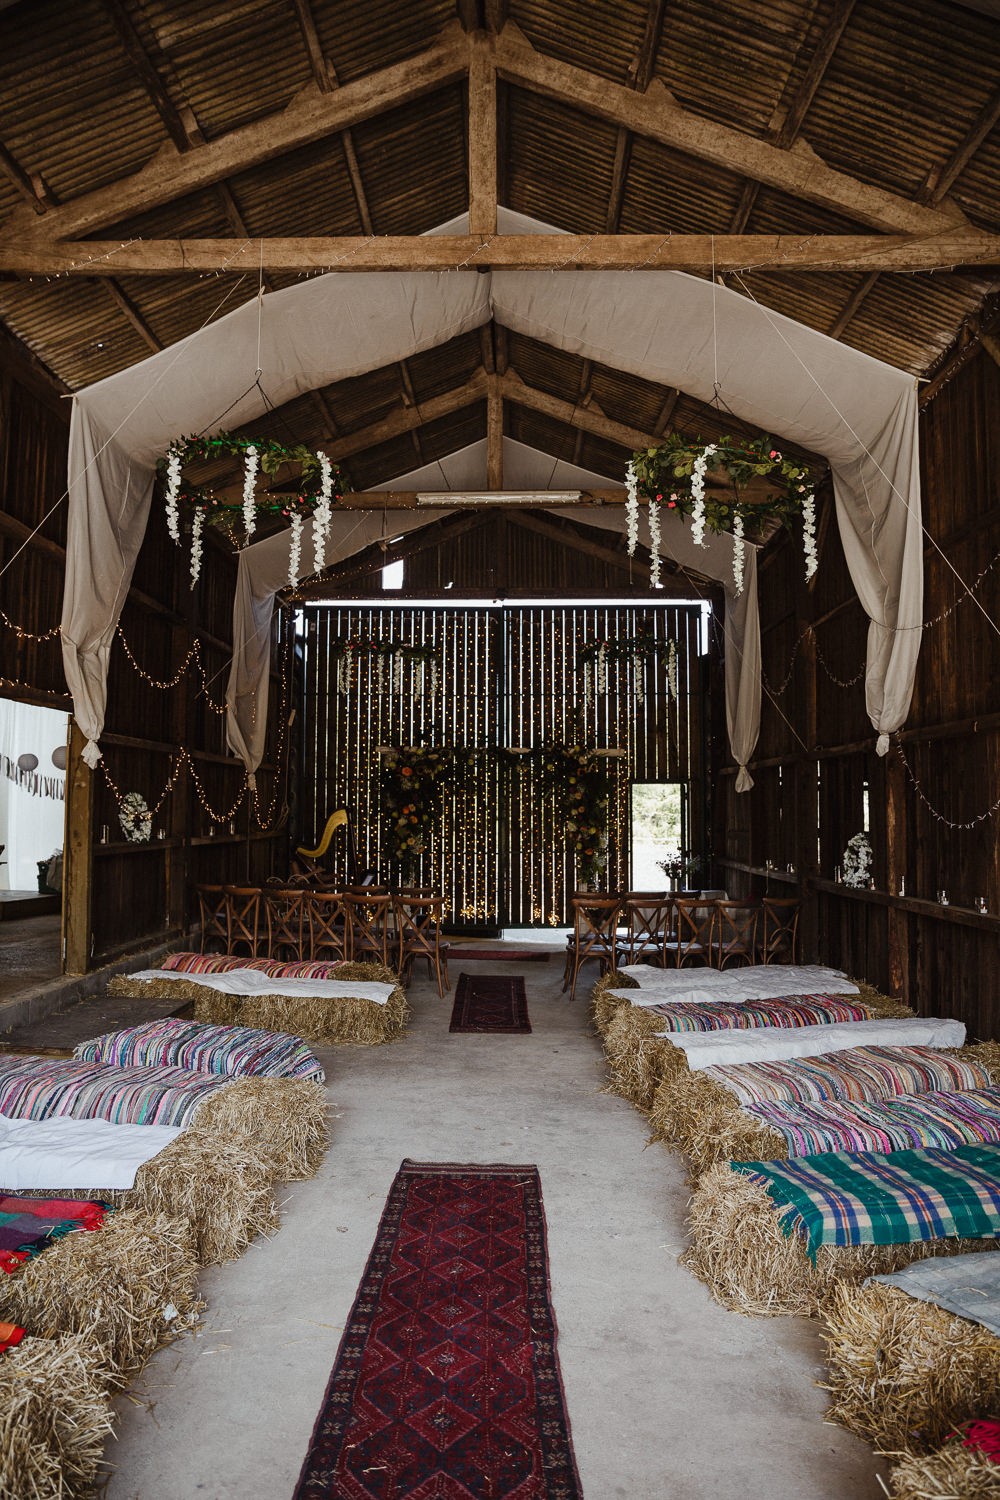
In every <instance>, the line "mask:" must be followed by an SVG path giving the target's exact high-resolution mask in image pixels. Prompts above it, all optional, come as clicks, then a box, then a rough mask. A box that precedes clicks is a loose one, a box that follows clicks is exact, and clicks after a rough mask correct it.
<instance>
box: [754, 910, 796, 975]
mask: <svg viewBox="0 0 1000 1500" xmlns="http://www.w3.org/2000/svg"><path fill="white" fill-rule="evenodd" d="M760 905H761V915H762V918H763V922H762V927H763V931H762V933H761V938H760V959H761V961H762V962H763V963H765V964H780V963H787V964H794V963H797V962H798V951H799V916H800V914H801V911H802V902H801V901H800V900H799V898H798V897H797V896H791V897H780V898H779V897H777V896H765V897H764V899H763V901H762V902H761V904H760Z"/></svg>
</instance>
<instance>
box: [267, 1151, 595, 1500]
mask: <svg viewBox="0 0 1000 1500" xmlns="http://www.w3.org/2000/svg"><path fill="white" fill-rule="evenodd" d="M582 1493H583V1492H582V1490H581V1488H580V1481H579V1477H578V1475H577V1472H576V1464H575V1462H574V1458H573V1449H572V1444H571V1440H570V1431H569V1421H568V1418H567V1416H566V1410H565V1403H564V1399H563V1392H562V1382H561V1380H560V1375H559V1364H558V1360H557V1356H556V1328H555V1319H554V1317H553V1313H552V1307H551V1303H550V1298H549V1279H548V1261H547V1254H546V1241H545V1217H544V1213H543V1210H542V1194H541V1183H540V1180H539V1176H538V1169H537V1168H536V1167H533V1166H516V1167H515V1166H497V1165H494V1166H479V1165H470V1166H455V1165H446V1164H443V1163H430V1164H424V1163H418V1162H411V1161H404V1162H403V1164H402V1166H401V1168H400V1170H399V1172H398V1173H397V1175H396V1179H395V1181H394V1182H393V1185H392V1188H391V1189H390V1192H389V1198H388V1201H387V1203H386V1207H385V1210H384V1212H383V1215H382V1221H381V1223H380V1224H379V1228H378V1233H377V1235H376V1238H375V1245H374V1248H373V1250H372V1253H371V1257H370V1258H369V1261H368V1265H367V1267H366V1269H365V1273H364V1276H363V1277H362V1279H361V1286H360V1289H359V1291H358V1296H357V1299H356V1300H355V1303H354V1307H353V1308H352V1310H351V1314H350V1317H349V1318H348V1320H347V1325H346V1327H345V1330H344V1337H343V1340H342V1341H341V1345H340V1350H339V1352H338V1354H337V1361H336V1364H335V1365H334V1368H333V1373H332V1375H331V1376H330V1382H329V1385H328V1386H327V1390H326V1395H325V1397H324V1399H323V1405H322V1407H321V1409H320V1413H319V1416H318V1418H317V1421H316V1426H315V1429H314V1431H313V1436H312V1441H311V1443H310V1445H309V1451H308V1454H307V1455H306V1459H305V1463H304V1464H303V1467H302V1473H301V1475H300V1477H299V1483H298V1487H297V1488H296V1491H295V1500H320V1497H322V1500H330V1497H332V1496H336V1497H338V1500H341V1497H343V1500H403V1497H407V1496H409V1497H413V1496H427V1497H430V1496H435V1497H438V1496H440V1497H443V1500H459V1497H461V1500H498V1497H500V1496H504V1497H505V1500H580V1497H581V1495H582Z"/></svg>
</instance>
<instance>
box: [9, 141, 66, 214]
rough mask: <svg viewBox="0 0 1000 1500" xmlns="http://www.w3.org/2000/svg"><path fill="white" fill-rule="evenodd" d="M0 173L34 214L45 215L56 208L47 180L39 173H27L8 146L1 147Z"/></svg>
mask: <svg viewBox="0 0 1000 1500" xmlns="http://www.w3.org/2000/svg"><path fill="white" fill-rule="evenodd" d="M0 172H2V173H3V175H4V176H5V177H6V178H7V180H8V181H9V182H12V183H13V184H14V186H15V188H16V189H17V191H18V192H19V193H20V195H21V197H22V198H23V199H24V201H25V202H26V203H29V204H30V205H31V209H32V212H33V213H36V214H44V213H45V212H46V211H47V210H48V209H50V208H55V206H56V200H55V198H54V197H53V196H52V193H51V191H50V189H49V185H48V183H47V182H46V181H45V178H44V177H42V176H41V174H40V173H38V172H26V171H25V170H24V168H23V167H22V166H21V163H20V162H19V161H17V159H16V158H15V157H14V156H12V155H11V153H10V152H9V151H8V150H7V148H6V146H0Z"/></svg>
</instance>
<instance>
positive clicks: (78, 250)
mask: <svg viewBox="0 0 1000 1500" xmlns="http://www.w3.org/2000/svg"><path fill="white" fill-rule="evenodd" d="M199 154H200V153H199ZM47 217H48V216H47ZM998 264H1000V235H997V234H990V233H986V232H982V231H978V230H968V231H961V230H960V231H953V232H944V233H941V234H933V235H906V234H904V235H864V234H861V235H838V234H829V235H823V234H819V235H803V234H760V235H753V234H750V235H715V236H712V235H708V234H669V233H668V234H618V235H605V234H497V235H486V236H484V235H475V234H462V235H381V236H366V237H363V238H362V237H359V236H349V235H343V236H337V237H333V238H312V239H263V240H258V239H254V240H253V241H252V242H248V241H246V240H238V239H198V240H183V239H167V240H154V239H150V240H142V239H136V240H75V241H73V240H70V241H56V242H55V243H53V242H51V241H50V240H49V239H48V237H47V236H44V237H43V236H39V235H38V234H25V233H20V234H18V235H16V236H15V235H14V234H9V235H0V272H10V273H11V274H13V275H15V276H55V275H63V276H66V275H69V276H120V275H125V274H126V273H127V274H129V275H134V276H164V275H175V274H178V273H182V272H185V273H192V274H196V275H201V274H204V273H206V272H208V273H212V274H223V273H228V274H230V275H243V274H245V273H246V271H247V270H248V268H252V269H253V270H254V271H259V270H260V269H263V270H264V271H290V272H325V271H336V270H347V271H452V270H458V269H461V268H466V269H470V268H471V269H477V268H479V267H487V266H496V267H503V268H504V269H507V270H529V271H530V270H542V271H564V270H584V271H594V270H609V271H639V270H650V271H657V270H658V271H689V272H695V273H700V272H705V271H710V270H711V269H712V268H713V267H714V269H715V272H716V275H721V274H723V273H724V272H727V271H741V272H750V271H755V270H771V271H872V270H878V271H898V272H910V271H941V270H950V269H953V268H954V267H955V266H995V265H998Z"/></svg>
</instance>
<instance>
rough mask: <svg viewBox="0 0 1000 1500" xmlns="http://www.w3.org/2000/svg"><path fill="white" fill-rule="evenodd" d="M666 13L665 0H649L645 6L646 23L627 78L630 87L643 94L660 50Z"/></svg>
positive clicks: (647, 86)
mask: <svg viewBox="0 0 1000 1500" xmlns="http://www.w3.org/2000/svg"><path fill="white" fill-rule="evenodd" d="M666 13H667V0H649V4H648V6H647V8H646V24H645V27H644V28H643V33H642V40H641V42H640V43H639V50H638V52H637V53H636V55H635V57H634V58H633V59H632V61H631V63H630V64H629V68H628V80H629V83H630V84H631V86H632V88H634V89H637V90H638V91H639V93H640V94H644V93H645V92H646V90H647V89H648V88H649V84H650V80H651V78H652V76H653V69H654V68H655V67H656V54H657V52H659V50H660V38H661V37H662V36H663V18H664V16H665V15H666Z"/></svg>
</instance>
